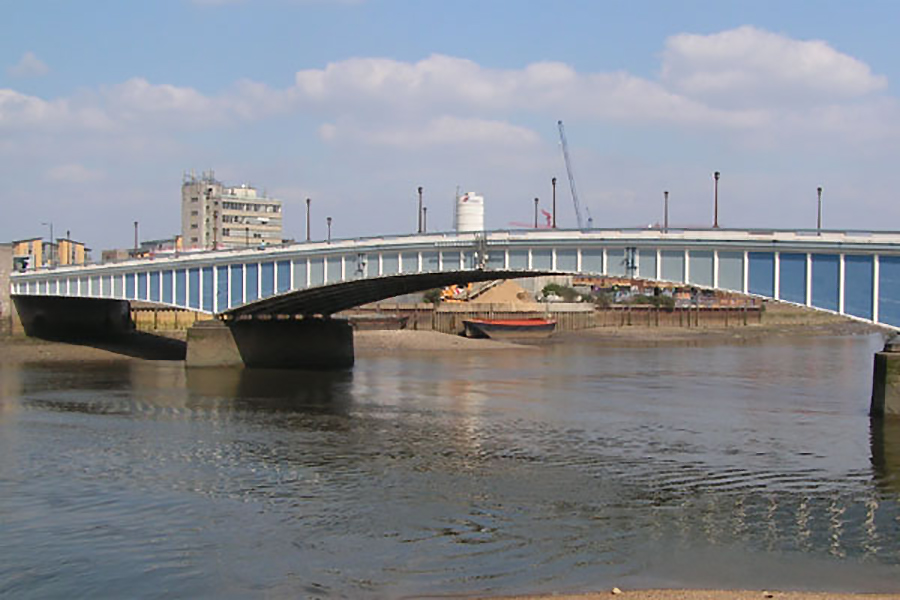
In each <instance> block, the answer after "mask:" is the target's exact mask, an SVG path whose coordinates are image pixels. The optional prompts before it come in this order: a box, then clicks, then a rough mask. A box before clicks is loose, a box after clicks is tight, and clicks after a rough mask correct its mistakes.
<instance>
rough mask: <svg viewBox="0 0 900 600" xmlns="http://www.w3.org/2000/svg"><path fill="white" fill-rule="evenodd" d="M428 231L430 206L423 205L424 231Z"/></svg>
mask: <svg viewBox="0 0 900 600" xmlns="http://www.w3.org/2000/svg"><path fill="white" fill-rule="evenodd" d="M427 231H428V207H427V206H423V207H422V233H426V232H427Z"/></svg>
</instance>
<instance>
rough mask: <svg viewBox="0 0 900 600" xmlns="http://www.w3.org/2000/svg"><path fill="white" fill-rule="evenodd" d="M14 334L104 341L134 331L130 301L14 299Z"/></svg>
mask: <svg viewBox="0 0 900 600" xmlns="http://www.w3.org/2000/svg"><path fill="white" fill-rule="evenodd" d="M13 304H14V310H13V317H14V320H13V323H12V328H13V333H17V332H18V327H19V326H21V328H22V331H23V332H24V333H25V335H28V336H34V337H43V338H87V339H89V338H102V337H109V336H116V335H121V334H124V333H128V332H130V331H132V329H133V326H132V323H131V305H130V303H129V302H128V300H112V299H101V298H73V297H64V296H14V297H13Z"/></svg>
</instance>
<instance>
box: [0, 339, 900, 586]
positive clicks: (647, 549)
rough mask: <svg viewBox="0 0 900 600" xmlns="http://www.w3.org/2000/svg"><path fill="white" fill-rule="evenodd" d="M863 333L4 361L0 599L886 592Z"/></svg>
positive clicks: (894, 554)
mask: <svg viewBox="0 0 900 600" xmlns="http://www.w3.org/2000/svg"><path fill="white" fill-rule="evenodd" d="M881 343H882V342H881V339H880V338H879V337H877V336H871V337H865V336H857V337H834V338H821V337H817V338H788V337H777V338H773V339H768V340H762V341H759V342H752V343H751V342H745V343H737V342H734V343H727V342H716V343H685V344H666V345H660V346H653V345H643V346H638V345H632V346H624V347H623V346H619V347H610V346H608V345H606V344H603V343H601V342H599V341H592V340H591V339H589V338H588V339H583V340H579V341H569V342H567V343H565V344H562V343H556V344H550V345H547V346H541V347H537V348H523V349H522V350H511V351H499V352H497V351H495V352H484V353H414V352H408V353H403V352H399V353H391V354H388V355H383V356H377V355H376V356H362V357H360V358H358V361H357V365H356V366H355V367H354V368H353V369H352V370H350V371H344V372H333V373H291V372H280V371H245V372H221V371H214V372H204V371H187V372H186V371H185V369H184V367H183V366H182V365H181V364H180V363H176V362H163V361H156V362H151V361H144V362H137V361H135V362H121V363H115V364H113V363H106V364H87V365H85V364H77V365H76V364H65V363H61V364H60V363H56V364H24V365H4V366H2V370H0V378H2V379H0V382H2V385H0V398H2V400H0V596H11V597H22V598H63V597H65V598H70V597H130V598H137V597H144V598H155V597H217V598H219V597H224V598H229V597H234V598H243V597H257V596H265V597H270V598H272V597H274V598H279V597H291V598H298V597H311V598H317V597H322V598H397V597H408V596H419V595H443V594H499V593H523V592H572V591H588V590H598V589H609V588H610V587H612V586H619V587H630V588H634V587H717V588H718V587H728V588H755V589H759V588H767V587H778V588H789V589H807V590H835V591H888V592H900V428H898V426H897V425H895V424H891V423H888V424H887V425H884V424H879V423H872V422H870V420H869V418H868V416H867V410H868V404H869V394H870V390H871V369H872V355H873V352H874V351H875V350H877V349H879V347H880V345H881Z"/></svg>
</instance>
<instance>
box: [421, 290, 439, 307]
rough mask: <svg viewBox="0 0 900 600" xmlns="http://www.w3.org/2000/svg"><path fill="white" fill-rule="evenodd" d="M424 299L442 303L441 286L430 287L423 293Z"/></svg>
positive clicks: (432, 302) (433, 302)
mask: <svg viewBox="0 0 900 600" xmlns="http://www.w3.org/2000/svg"><path fill="white" fill-rule="evenodd" d="M422 299H423V300H424V301H425V302H430V303H431V304H440V303H441V288H434V289H430V290H428V291H427V292H425V293H424V294H422Z"/></svg>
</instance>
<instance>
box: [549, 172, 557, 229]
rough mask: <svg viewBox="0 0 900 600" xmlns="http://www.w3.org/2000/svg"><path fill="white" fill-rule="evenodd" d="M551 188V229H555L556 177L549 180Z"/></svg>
mask: <svg viewBox="0 0 900 600" xmlns="http://www.w3.org/2000/svg"><path fill="white" fill-rule="evenodd" d="M550 185H551V186H552V187H553V229H556V177H554V178H553V179H551V180H550Z"/></svg>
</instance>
